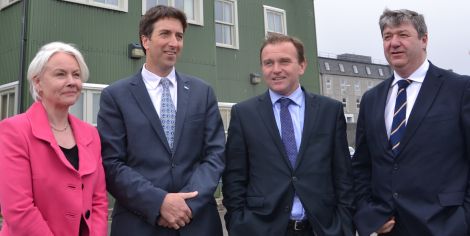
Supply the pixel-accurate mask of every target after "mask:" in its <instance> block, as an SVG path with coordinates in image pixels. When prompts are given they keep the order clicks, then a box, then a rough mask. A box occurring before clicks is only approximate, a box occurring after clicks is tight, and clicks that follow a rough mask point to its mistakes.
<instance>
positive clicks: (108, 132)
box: [98, 89, 167, 225]
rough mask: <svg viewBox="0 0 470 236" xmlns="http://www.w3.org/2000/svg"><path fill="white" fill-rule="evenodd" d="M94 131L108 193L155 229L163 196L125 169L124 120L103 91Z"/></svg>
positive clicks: (139, 177) (149, 184) (145, 180)
mask: <svg viewBox="0 0 470 236" xmlns="http://www.w3.org/2000/svg"><path fill="white" fill-rule="evenodd" d="M98 131H99V133H100V137H101V143H102V145H101V146H102V151H101V153H102V157H103V165H104V168H105V173H106V185H107V188H108V191H109V192H110V193H111V194H112V195H113V196H114V197H115V198H116V200H118V201H119V203H120V204H123V205H124V207H126V208H127V209H128V210H129V211H131V212H132V213H134V214H135V215H138V216H140V217H142V218H143V219H145V220H146V221H147V222H148V223H149V224H151V225H155V223H156V220H157V218H158V217H159V216H160V207H161V205H162V202H163V199H164V198H165V195H166V194H167V192H166V191H164V190H163V189H161V188H157V187H155V186H154V185H153V184H152V183H151V182H150V181H149V180H148V179H146V178H145V177H144V176H142V175H141V174H140V173H138V172H137V171H135V170H134V169H132V168H131V167H129V166H128V165H127V158H128V156H127V141H126V127H125V124H124V119H123V116H122V114H121V111H120V110H119V107H118V105H117V104H116V102H115V100H114V97H113V95H112V94H111V93H110V92H109V91H108V90H107V89H104V90H103V91H102V93H101V100H100V110H99V112H98Z"/></svg>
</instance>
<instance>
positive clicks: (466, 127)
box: [461, 76, 470, 235]
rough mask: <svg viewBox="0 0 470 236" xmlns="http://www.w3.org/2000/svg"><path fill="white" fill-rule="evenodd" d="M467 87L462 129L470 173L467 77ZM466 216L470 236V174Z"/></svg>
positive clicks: (465, 203) (469, 111)
mask: <svg viewBox="0 0 470 236" xmlns="http://www.w3.org/2000/svg"><path fill="white" fill-rule="evenodd" d="M466 79H467V86H466V88H465V91H464V95H463V101H462V104H463V109H462V118H461V119H462V127H463V129H464V133H465V143H466V147H467V152H466V153H467V162H468V165H469V166H468V169H469V172H470V77H468V76H466ZM464 208H465V213H466V214H465V216H466V222H467V226H468V227H467V230H468V232H467V235H470V174H469V175H468V180H467V189H466V194H465V200H464Z"/></svg>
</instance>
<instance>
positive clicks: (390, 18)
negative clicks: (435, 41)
mask: <svg viewBox="0 0 470 236" xmlns="http://www.w3.org/2000/svg"><path fill="white" fill-rule="evenodd" d="M405 22H406V23H411V24H412V25H413V27H414V28H415V29H416V31H417V32H418V38H420V39H421V38H422V37H423V36H424V35H426V34H427V33H428V28H427V26H426V22H425V21H424V16H423V15H422V14H419V13H417V12H414V11H411V10H407V9H401V10H390V9H387V8H386V9H385V10H384V12H383V13H382V15H381V16H380V20H379V26H380V32H381V34H382V35H383V32H384V29H385V27H387V26H391V27H395V26H399V25H401V24H402V23H405Z"/></svg>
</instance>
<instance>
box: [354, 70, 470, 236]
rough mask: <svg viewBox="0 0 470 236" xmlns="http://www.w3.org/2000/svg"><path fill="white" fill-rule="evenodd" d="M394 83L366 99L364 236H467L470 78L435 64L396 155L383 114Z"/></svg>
mask: <svg viewBox="0 0 470 236" xmlns="http://www.w3.org/2000/svg"><path fill="white" fill-rule="evenodd" d="M392 81H393V78H389V79H388V80H385V81H384V82H382V83H381V84H379V85H378V86H376V87H375V88H373V89H371V90H369V91H368V92H367V93H365V94H364V96H363V98H362V102H361V108H360V113H359V119H358V127H357V135H356V153H355V155H354V158H353V170H354V175H355V188H356V193H357V196H358V198H357V212H356V214H355V217H354V219H355V222H356V224H357V228H358V231H359V234H360V235H367V236H368V235H370V234H371V233H372V232H374V231H376V230H378V229H379V227H381V226H382V225H383V224H384V223H385V222H386V221H387V220H388V219H389V217H391V216H392V215H393V216H395V217H396V221H397V222H396V225H395V227H394V230H393V231H392V234H391V235H403V236H405V235H436V236H437V235H438V236H446V235H448V236H459V235H462V236H463V235H468V234H467V233H468V231H467V230H468V229H469V228H468V225H470V224H469V223H470V220H469V219H470V218H469V214H470V213H469V210H470V208H469V206H470V185H469V170H470V167H469V165H470V164H469V163H470V152H469V151H470V79H469V78H468V77H467V76H460V75H457V74H455V73H452V72H450V71H446V70H443V69H440V68H437V67H436V66H434V65H432V64H430V67H429V70H428V72H427V74H426V77H425V79H424V82H423V84H422V86H421V90H420V91H419V94H418V97H417V99H416V102H415V104H414V107H413V109H412V111H411V114H410V117H409V118H408V122H407V126H406V132H405V134H404V137H403V139H402V141H401V144H400V147H401V152H400V153H399V154H398V156H396V157H393V154H392V151H391V149H390V145H389V141H388V137H387V133H386V128H385V118H384V110H385V105H386V100H387V94H388V91H389V88H390V85H391V83H392Z"/></svg>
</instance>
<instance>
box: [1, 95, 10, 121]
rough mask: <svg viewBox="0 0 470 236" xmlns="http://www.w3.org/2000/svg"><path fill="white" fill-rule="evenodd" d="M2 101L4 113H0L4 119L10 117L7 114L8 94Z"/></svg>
mask: <svg viewBox="0 0 470 236" xmlns="http://www.w3.org/2000/svg"><path fill="white" fill-rule="evenodd" d="M0 100H1V101H2V103H1V107H2V111H1V113H0V118H1V119H4V118H7V117H8V114H7V111H8V110H7V106H8V94H3V95H2V97H1V98H0Z"/></svg>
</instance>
